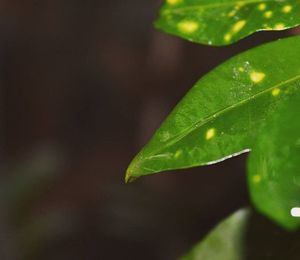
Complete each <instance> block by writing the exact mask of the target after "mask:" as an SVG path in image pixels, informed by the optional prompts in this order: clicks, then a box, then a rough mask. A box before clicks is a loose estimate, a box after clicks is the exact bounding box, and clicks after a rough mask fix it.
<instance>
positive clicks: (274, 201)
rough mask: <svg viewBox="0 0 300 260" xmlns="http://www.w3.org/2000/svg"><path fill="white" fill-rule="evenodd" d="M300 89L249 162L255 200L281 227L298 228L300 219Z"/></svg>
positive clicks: (268, 126) (268, 127)
mask: <svg viewBox="0 0 300 260" xmlns="http://www.w3.org/2000/svg"><path fill="white" fill-rule="evenodd" d="M299 112H300V92H298V93H297V94H296V95H295V96H293V97H290V98H289V99H287V100H286V101H285V102H283V104H281V106H280V107H279V109H278V111H276V113H274V115H272V116H271V117H270V118H269V119H268V120H267V122H266V124H265V126H264V128H263V129H262V131H261V135H260V136H259V139H258V143H257V145H256V146H255V147H254V149H253V152H252V153H251V156H250V158H249V161H248V169H249V171H248V183H249V189H250V194H251V198H252V201H253V203H254V204H255V205H256V207H257V208H258V209H259V210H260V211H261V212H262V213H263V214H265V215H267V216H268V217H269V218H271V219H273V220H274V221H275V222H277V223H279V224H280V225H281V226H283V227H285V228H287V229H291V230H294V229H296V228H298V227H299V226H300V219H299V218H295V217H293V216H292V213H291V211H292V210H293V209H294V208H299V207H300V165H299V163H298V162H299V159H300V121H299V120H298V119H297V117H296V118H295V115H297V114H298V113H299Z"/></svg>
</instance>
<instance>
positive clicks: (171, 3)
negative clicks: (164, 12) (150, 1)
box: [167, 0, 182, 5]
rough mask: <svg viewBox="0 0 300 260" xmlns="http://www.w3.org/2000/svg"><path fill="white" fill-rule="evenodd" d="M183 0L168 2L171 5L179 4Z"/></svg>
mask: <svg viewBox="0 0 300 260" xmlns="http://www.w3.org/2000/svg"><path fill="white" fill-rule="evenodd" d="M181 1H182V0H167V3H168V4H169V5H177V4H179V3H180V2H181Z"/></svg>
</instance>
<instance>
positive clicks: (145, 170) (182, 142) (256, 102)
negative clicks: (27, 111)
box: [126, 37, 300, 181]
mask: <svg viewBox="0 0 300 260" xmlns="http://www.w3.org/2000/svg"><path fill="white" fill-rule="evenodd" d="M291 46H293V48H291ZM299 48H300V37H290V38H287V39H285V40H280V41H276V42H272V43H269V44H265V45H263V46H260V47H258V48H255V49H252V50H249V51H247V52H245V53H242V54H240V55H238V56H236V57H234V58H232V59H230V60H229V61H227V62H225V63H224V64H223V65H221V66H219V67H217V68H216V69H214V70H213V71H212V72H210V73H209V74H207V75H206V76H204V77H203V78H202V79H201V80H200V81H199V82H198V83H196V85H195V86H194V87H193V88H192V89H191V90H190V91H189V93H188V94H187V95H186V96H185V97H184V98H183V100H182V101H181V102H180V103H179V104H178V105H177V106H176V108H175V109H174V110H173V112H172V113H171V114H170V115H169V117H168V118H167V119H166V121H165V122H164V123H163V124H162V126H161V127H160V128H159V129H158V131H157V132H156V133H155V135H154V136H153V138H152V139H151V141H150V142H149V143H148V145H146V146H145V147H144V149H143V150H142V151H141V152H140V153H139V154H138V155H137V156H136V157H135V159H134V160H133V161H132V163H131V164H130V166H129V168H128V170H127V174H126V181H130V180H131V179H134V178H136V177H139V176H142V175H147V174H151V173H156V172H160V171H166V170H172V169H180V168H188V167H195V166H199V165H207V164H211V163H215V162H218V161H220V160H223V159H226V158H229V157H232V156H234V155H236V154H239V153H241V152H244V151H246V150H247V149H251V148H252V145H253V143H254V142H255V141H256V136H257V133H258V130H259V129H260V126H261V124H262V122H263V121H264V120H265V118H266V117H267V116H268V115H270V114H272V113H273V112H274V109H276V107H277V105H278V104H279V103H280V100H281V99H282V98H284V97H285V96H286V95H291V94H293V93H294V92H295V91H297V90H299V82H300V51H295V50H297V49H299Z"/></svg>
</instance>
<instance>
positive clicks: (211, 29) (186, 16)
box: [155, 0, 300, 46]
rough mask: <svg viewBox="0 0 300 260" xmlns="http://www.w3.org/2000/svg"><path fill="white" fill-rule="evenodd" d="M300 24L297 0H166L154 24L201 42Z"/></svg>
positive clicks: (211, 42)
mask: <svg viewBox="0 0 300 260" xmlns="http://www.w3.org/2000/svg"><path fill="white" fill-rule="evenodd" d="M299 24H300V1H299V0H296V1H295V0H293V1H292V0H284V1H276V0H267V1H266V0H244V1H243V0H236V1H228V0H167V1H166V3H165V4H164V5H163V6H162V7H161V11H160V17H159V19H158V20H157V21H156V22H155V26H156V28H158V29H160V30H163V31H165V32H167V33H170V34H172V35H176V36H179V37H182V38H184V39H187V40H189V41H193V42H196V43H201V44H208V45H217V46H221V45H228V44H231V43H233V42H236V41H238V40H240V39H242V38H244V37H246V36H248V35H250V34H253V33H254V32H256V31H262V30H284V29H288V28H292V27H295V26H298V25H299Z"/></svg>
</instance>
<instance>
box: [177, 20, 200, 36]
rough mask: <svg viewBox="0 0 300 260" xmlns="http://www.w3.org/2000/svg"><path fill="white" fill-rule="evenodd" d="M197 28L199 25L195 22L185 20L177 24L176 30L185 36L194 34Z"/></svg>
mask: <svg viewBox="0 0 300 260" xmlns="http://www.w3.org/2000/svg"><path fill="white" fill-rule="evenodd" d="M198 28H199V24H198V23H197V22H195V21H189V20H185V21H182V22H180V23H179V24H178V29H179V30H180V31H181V32H183V33H187V34H191V33H194V32H195V31H197V30H198Z"/></svg>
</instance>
